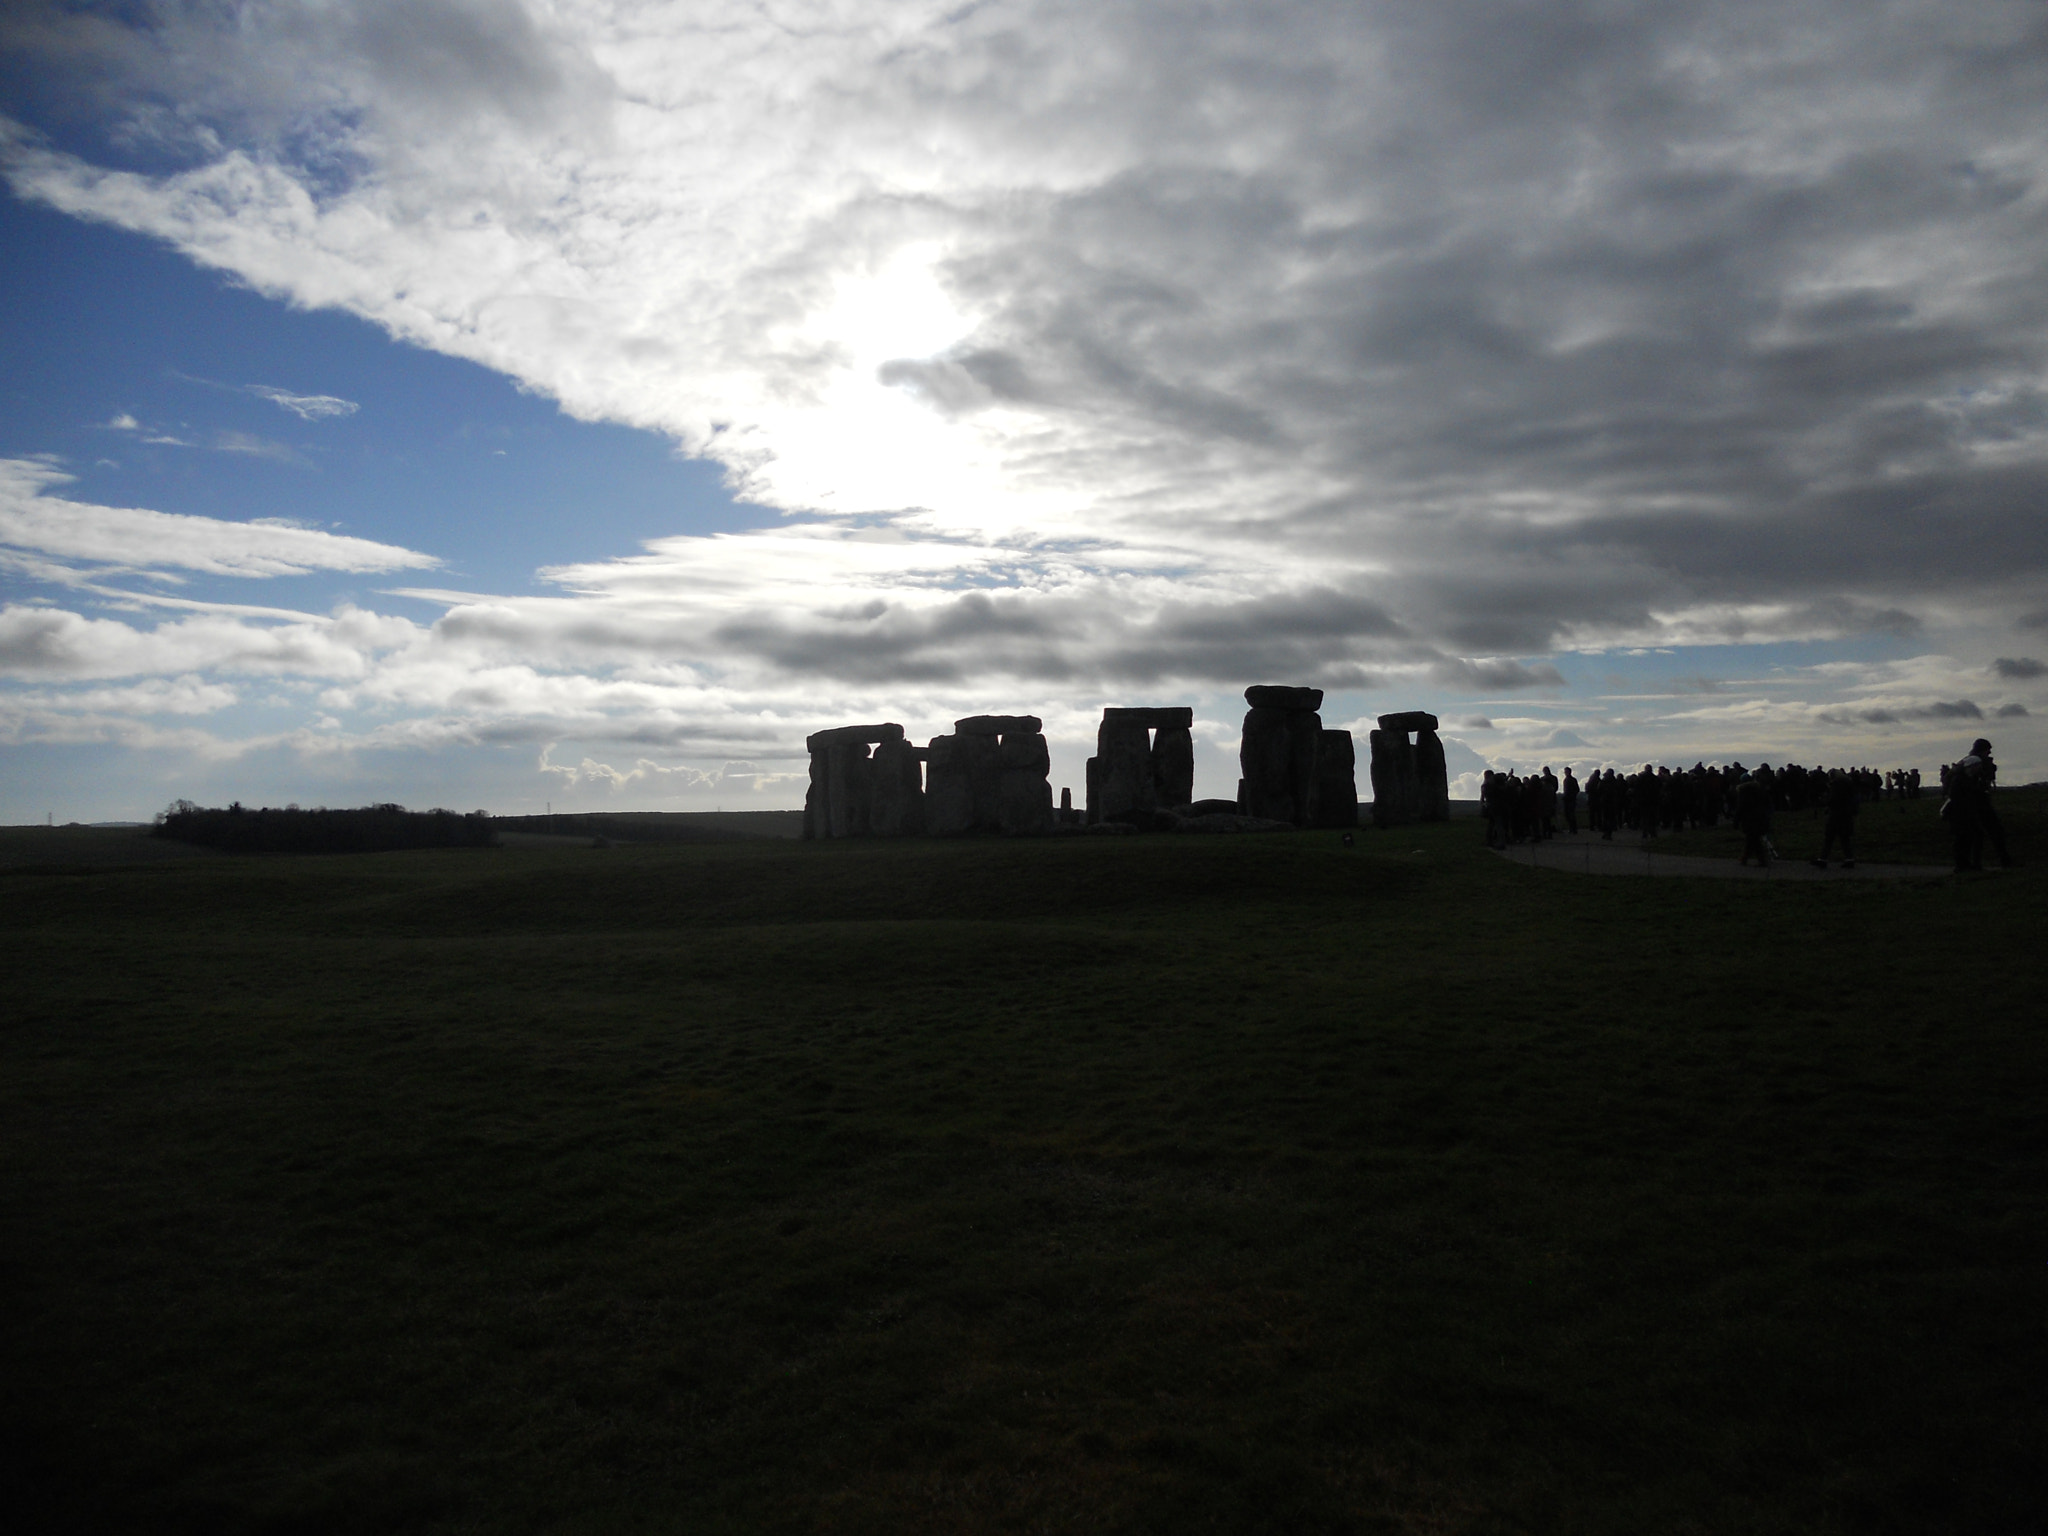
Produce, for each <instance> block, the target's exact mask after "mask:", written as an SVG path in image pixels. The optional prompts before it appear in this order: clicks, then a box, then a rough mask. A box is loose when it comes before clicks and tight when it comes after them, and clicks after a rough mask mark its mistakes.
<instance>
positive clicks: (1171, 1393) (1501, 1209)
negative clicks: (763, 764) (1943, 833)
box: [0, 791, 2048, 1536]
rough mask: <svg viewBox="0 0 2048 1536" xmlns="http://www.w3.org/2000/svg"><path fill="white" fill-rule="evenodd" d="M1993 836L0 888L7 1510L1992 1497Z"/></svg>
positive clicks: (725, 1525)
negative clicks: (1907, 846) (1521, 863)
mask: <svg viewBox="0 0 2048 1536" xmlns="http://www.w3.org/2000/svg"><path fill="white" fill-rule="evenodd" d="M2040 801H2041V794H2040V792H2038V791H2021V792H2014V793H2011V794H2008V795H2007V796H2005V797H2004V798H2002V800H2001V806H2002V808H2004V809H2006V811H2007V815H2008V820H2009V821H2010V820H2014V819H2015V818H2017V819H2018V820H2020V821H2023V822H2025V823H2026V824H2027V825H2028V826H2038V825H2039V823H2040V820H2041V815H2042V812H2043V810H2044V807H2043V806H2042V804H2041V803H2040ZM2029 835H2031V834H2029ZM1783 841H1784V839H1782V838H1781V844H1782V842H1783ZM1866 857H1875V855H1874V854H1866ZM2038 868H2039V866H2038V861H2036V862H2034V863H2030V864H2029V865H2028V866H2027V867H2023V868H2021V869H2019V870H2017V871H2013V872H2010V873H1991V874H1985V875H1979V876H1967V877H1962V878H1960V879H1955V880H1940V881H1936V882H1932V883H1927V884H1916V885H1913V886H1903V885H1899V886H1894V885H1886V884H1881V883H1843V884H1796V883H1791V884H1783V885H1749V884H1736V883H1732V882H1710V881H1683V880H1659V881H1654V882H1652V881H1644V880H1634V879H1597V878H1592V879H1589V878H1585V877H1581V876H1574V875H1566V874H1558V873H1552V872H1549V871H1543V870H1531V869H1526V868H1518V867H1513V866H1510V865H1507V864H1505V863H1503V862H1502V861H1499V860H1496V859H1494V858H1492V857H1491V856H1489V855H1487V854H1486V853H1485V852H1484V850H1483V849H1482V848H1481V847H1480V835H1479V830H1478V828H1477V826H1476V825H1475V824H1474V823H1471V822H1454V823H1451V824H1449V825H1447V826H1437V827H1429V828H1422V829H1407V830H1403V831H1399V832H1395V833H1388V834H1376V833H1372V832H1369V831H1368V832H1363V833H1361V834H1360V836H1359V846H1358V847H1357V848H1355V849H1353V850H1349V851H1346V850H1344V849H1342V848H1340V847H1339V846H1338V845H1337V842H1336V839H1335V837H1334V836H1333V835H1322V834H1296V835H1280V836H1263V837H1238V838H1231V837H1209V838H1201V837H1178V838H1174V837H1158V838H1135V837H1132V838H1095V837H1089V838H1066V839H1049V840H1045V841H1037V842H1001V841H975V842H959V843H902V844H888V843H867V844H848V843H841V844H823V845H807V844H799V843H788V842H781V843H777V842H767V841H756V842H735V843H717V844H704V845H675V846H647V847H620V848H612V849H592V848H563V847H553V848H548V847H530V848H510V849H499V850H460V851H453V850H451V851H430V852H419V853H407V854H387V855H374V856H361V857H329V858H275V859H230V858H194V859H180V860H174V861H167V862H162V863H158V864H154V865H149V866H139V867H133V868H120V867H106V868H99V869H84V870H79V871H75V872H71V873H34V872H24V871H22V870H21V869H19V868H17V869H16V870H14V871H12V872H5V873H0V897H4V905H0V913H4V917H0V921H4V923H5V926H6V929H7V934H6V942H7V953H8V956H9V967H8V972H9V982H8V987H7V990H6V997H7V1003H6V1008H5V1011H4V1027H0V1157H4V1163H0V1265H4V1268H0V1277H4V1288H5V1289H4V1297H0V1303H4V1304H0V1380H5V1381H6V1382H7V1384H8V1386H7V1390H6V1392H5V1393H4V1394H0V1416H4V1417H0V1435H4V1439H0V1447H4V1464H0V1483H4V1486H0V1506H4V1507H5V1508H7V1509H9V1510H10V1511H12V1514H11V1515H10V1516H9V1517H8V1528H9V1529H10V1530H22V1531H40V1530H77V1531H94V1532H99V1531H122V1530H148V1531H181V1530H182V1531H192V1532H208V1533H212V1532H258V1531H263V1532H269V1531H277V1532H301V1531H334V1532H349V1531H366V1532H367V1531H377V1532H396V1531H447V1532H458V1531H550V1532H612V1531H627V1532H633V1531H650V1532H652V1531H677V1532H691V1533H701V1532H724V1531H731V1532H743V1531H744V1532H751V1531H847V1532H869V1531H872V1532H905V1531H1017V1532H1024V1531H1079V1530H1087V1531H1161V1532H1184V1531H1208V1530H1215V1531H1299V1532H1338V1531H1365V1532H1410V1533H1436V1532H1515V1531H1560V1532H1585V1533H1603V1532H1614V1533H1621V1532H1629V1533H1640V1532H1660V1533H1662V1532H1677V1533H1683V1532H1736V1531H1740V1532H1787V1533H1790V1532H1800V1533H1813V1532H1843V1533H1849V1532H1857V1533H1860V1532H1899V1533H1908V1532H1910V1533H1927V1532H1993V1533H2010V1536H2018V1533H2021V1532H2035V1531H2039V1530H2040V1529H2041V1528H2042V1520H2043V1511H2044V1507H2048V1505H2044V1492H2048V1474H2044V1465H2048V1459H2044V1455H2043V1447H2044V1446H2048V1118H2044V1112H2043V1105H2044V1103H2048V1035H2044V1029H2043V1023H2042V1013H2043V1009H2042V998H2043V997H2044V996H2048V955H2044V949H2043V946H2042V945H2041V943H2040V933H2041V926H2042V919H2043V917H2044V915H2048V900H2044V897H2048V885H2044V883H2043V877H2042V876H2041V874H2040V873H2039V872H2038Z"/></svg>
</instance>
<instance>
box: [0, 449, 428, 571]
mask: <svg viewBox="0 0 2048 1536" xmlns="http://www.w3.org/2000/svg"><path fill="white" fill-rule="evenodd" d="M70 479H71V476H69V475H67V474H65V473H63V472H62V471H61V470H59V469H57V468H56V467H55V466H53V465H51V464H49V463H48V462H46V461H42V460H36V459H0V546H7V547H9V548H11V549H14V550H27V551H34V552H36V553H38V554H41V555H46V556H50V557H52V558H53V559H54V560H57V561H60V562H83V563H84V564H86V565H89V566H102V567H111V568H114V569H117V570H151V569H163V568H166V567H168V568H171V569H176V570H187V571H203V572H206V573H208V574H210V575H216V576H299V575H304V574H306V573H307V572H309V571H393V570H419V569H423V568H426V567H430V566H433V565H437V564H438V563H439V562H438V561H436V560H435V559H434V558H433V557H432V556H431V555H424V554H420V553H418V552H417V551H415V550H409V549H400V548H399V547H397V546H396V545H392V544H378V543H374V542H373V541H371V540H369V539H356V538H349V537H345V536H343V535H341V534H333V533H321V532H318V531H315V530H313V529H307V528H298V527H293V526H290V525H288V524H285V523H282V522H280V521H274V520H264V521H259V522H248V523H236V522H228V521H226V520H224V519H220V518H212V517H193V516H189V515H186V514H183V513H174V512H152V511H148V510H146V509H144V508H140V507H101V506H94V505H92V504H90V503H87V502H75V501H66V500H64V499H63V498H61V497H58V496H52V495H50V494H48V492H49V488H50V487H51V486H54V485H63V484H67V483H69V481H70Z"/></svg>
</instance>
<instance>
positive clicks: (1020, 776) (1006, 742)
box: [998, 731, 1053, 837]
mask: <svg viewBox="0 0 2048 1536" xmlns="http://www.w3.org/2000/svg"><path fill="white" fill-rule="evenodd" d="M1000 750H1001V757H1000V762H1001V764H1002V779H1001V786H1000V790H999V801H998V816H999V824H1000V826H1001V827H1002V830H1003V831H1005V832H1007V833H1009V834H1010V835H1011V836H1013V837H1014V836H1023V835H1028V834H1035V833H1040V832H1050V831H1051V830H1052V826H1053V817H1052V786H1051V785H1050V784H1049V783H1047V782H1046V772H1047V770H1049V769H1050V768H1051V767H1052V753H1051V750H1050V748H1048V747H1047V745H1046V740H1045V737H1044V736H1043V735H1042V734H1041V733H1039V732H1036V731H1031V732H1022V731H1020V732H1015V733H1009V734H1005V735H1004V737H1003V739H1002V745H1001V749H1000Z"/></svg>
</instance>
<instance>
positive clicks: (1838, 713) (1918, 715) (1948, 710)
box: [1819, 699, 2003, 725]
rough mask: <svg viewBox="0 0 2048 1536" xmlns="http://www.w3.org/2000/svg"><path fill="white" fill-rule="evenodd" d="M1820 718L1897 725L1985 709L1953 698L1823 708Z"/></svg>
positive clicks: (1975, 716)
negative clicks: (1889, 706) (1907, 705)
mask: <svg viewBox="0 0 2048 1536" xmlns="http://www.w3.org/2000/svg"><path fill="white" fill-rule="evenodd" d="M2000 713H2003V711H2000ZM1819 718H1820V719H1822V720H1825V721H1827V722H1828V723H1830V724H1833V725H1900V724H1903V723H1904V722H1906V721H1908V720H1982V719H1983V718H1984V711H1983V709H1982V708H1981V707H1980V706H1979V705H1977V704H1976V703H1975V702H1974V701H1972V700H1970V699H1954V700H1950V701H1947V702H1943V701H1940V700H1936V701H1935V702H1933V703H1929V704H1921V705H1916V706H1913V707H1910V708H1898V709H1884V708H1872V709H1832V710H1824V711H1822V712H1821V714H1820V716H1819Z"/></svg>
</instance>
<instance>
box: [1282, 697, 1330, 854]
mask: <svg viewBox="0 0 2048 1536" xmlns="http://www.w3.org/2000/svg"><path fill="white" fill-rule="evenodd" d="M1303 692H1306V693H1320V692H1321V690H1320V689H1315V688H1309V689H1304V690H1303ZM1322 747H1323V717H1322V716H1321V715H1319V714H1316V713H1315V712H1314V711H1313V710H1296V711H1295V712H1294V713H1292V714H1290V715H1289V716H1288V717H1287V770H1288V777H1289V778H1290V779H1291V780H1292V788H1293V793H1294V816H1293V821H1294V824H1295V825H1296V826H1297V827H1313V826H1318V825H1320V823H1319V822H1318V820H1317V815H1318V812H1317V809H1316V791H1317V787H1318V784H1319V782H1320V780H1319V775H1318V771H1317V767H1316V759H1317V758H1318V757H1319V756H1320V754H1321V752H1322Z"/></svg>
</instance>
